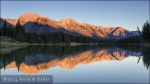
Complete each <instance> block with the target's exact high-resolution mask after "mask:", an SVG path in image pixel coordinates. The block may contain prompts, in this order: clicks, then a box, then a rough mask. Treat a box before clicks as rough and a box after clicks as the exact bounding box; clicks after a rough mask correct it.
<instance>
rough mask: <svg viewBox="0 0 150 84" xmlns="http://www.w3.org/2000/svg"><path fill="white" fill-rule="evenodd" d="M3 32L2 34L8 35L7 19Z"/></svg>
mask: <svg viewBox="0 0 150 84" xmlns="http://www.w3.org/2000/svg"><path fill="white" fill-rule="evenodd" d="M1 33H2V34H1V35H2V36H7V34H8V28H7V23H6V21H4V24H3V25H2V32H1Z"/></svg>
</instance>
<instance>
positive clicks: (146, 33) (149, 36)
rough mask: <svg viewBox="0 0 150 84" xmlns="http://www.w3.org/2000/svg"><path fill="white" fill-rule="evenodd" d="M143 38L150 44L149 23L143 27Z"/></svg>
mask: <svg viewBox="0 0 150 84" xmlns="http://www.w3.org/2000/svg"><path fill="white" fill-rule="evenodd" d="M142 36H143V38H144V39H145V41H146V42H147V43H150V23H149V22H148V21H146V23H144V25H143V29H142Z"/></svg>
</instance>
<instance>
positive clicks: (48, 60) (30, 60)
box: [0, 46, 141, 74]
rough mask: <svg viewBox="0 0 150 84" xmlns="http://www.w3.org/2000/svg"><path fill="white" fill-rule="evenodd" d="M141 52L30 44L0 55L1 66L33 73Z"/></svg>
mask: <svg viewBox="0 0 150 84" xmlns="http://www.w3.org/2000/svg"><path fill="white" fill-rule="evenodd" d="M129 56H141V53H138V52H131V51H127V50H122V49H119V48H109V47H108V48H107V47H104V48H102V47H97V48H94V47H93V46H72V47H71V46H30V47H27V48H25V49H19V50H17V51H15V52H12V53H8V54H2V55H1V62H0V63H1V64H0V65H1V68H3V67H4V68H5V69H7V68H18V70H19V71H21V72H23V73H25V74H35V73H39V72H42V71H44V70H47V69H49V68H53V67H56V66H59V67H61V68H67V69H72V68H74V67H76V66H78V65H80V64H88V63H92V62H102V61H114V60H116V61H121V60H123V59H125V58H126V57H129Z"/></svg>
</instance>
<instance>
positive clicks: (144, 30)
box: [117, 21, 150, 45]
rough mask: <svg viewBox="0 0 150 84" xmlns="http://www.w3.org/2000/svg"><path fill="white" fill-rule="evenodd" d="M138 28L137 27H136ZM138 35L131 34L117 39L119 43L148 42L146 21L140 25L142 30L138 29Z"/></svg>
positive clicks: (149, 36)
mask: <svg viewBox="0 0 150 84" xmlns="http://www.w3.org/2000/svg"><path fill="white" fill-rule="evenodd" d="M137 28H138V27H137ZM138 32H139V34H140V35H139V36H133V37H129V38H125V39H120V40H117V43H120V44H148V45H149V44H150V23H149V22H148V21H146V23H144V25H143V27H142V31H140V30H139V28H138Z"/></svg>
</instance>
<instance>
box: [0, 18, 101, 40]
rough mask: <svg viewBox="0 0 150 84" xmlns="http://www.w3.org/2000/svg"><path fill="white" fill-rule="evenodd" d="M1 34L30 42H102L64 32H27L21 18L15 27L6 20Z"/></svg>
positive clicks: (0, 29)
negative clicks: (8, 24)
mask: <svg viewBox="0 0 150 84" xmlns="http://www.w3.org/2000/svg"><path fill="white" fill-rule="evenodd" d="M0 35H1V36H9V37H12V38H15V39H16V40H18V41H21V42H28V43H62V42H64V43H70V42H79V43H89V42H100V41H98V40H96V39H92V38H88V37H85V36H76V35H72V34H67V33H63V32H56V33H45V34H36V33H29V32H25V29H24V28H23V26H21V24H20V21H19V20H18V22H17V24H16V26H15V27H14V28H11V26H9V27H8V26H7V23H6V21H5V22H4V24H3V25H2V28H0Z"/></svg>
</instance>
